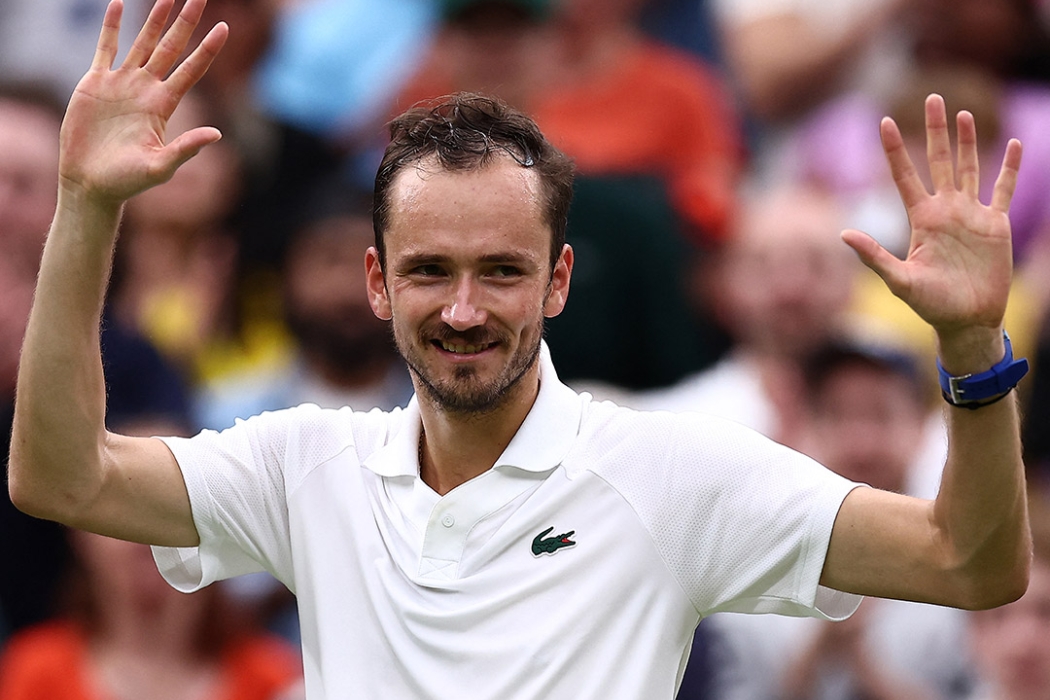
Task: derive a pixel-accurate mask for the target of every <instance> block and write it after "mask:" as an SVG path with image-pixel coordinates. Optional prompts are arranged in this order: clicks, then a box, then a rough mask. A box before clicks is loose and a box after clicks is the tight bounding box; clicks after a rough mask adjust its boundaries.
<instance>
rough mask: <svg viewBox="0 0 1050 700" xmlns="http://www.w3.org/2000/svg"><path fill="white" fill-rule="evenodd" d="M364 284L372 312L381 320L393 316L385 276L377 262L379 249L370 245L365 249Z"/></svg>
mask: <svg viewBox="0 0 1050 700" xmlns="http://www.w3.org/2000/svg"><path fill="white" fill-rule="evenodd" d="M365 286H366V289H367V290H368V304H369V306H371V307H372V313H374V314H375V315H376V317H377V318H379V319H382V320H383V321H389V320H390V319H391V318H393V312H392V311H391V310H390V295H389V293H388V292H387V289H386V277H385V276H384V275H383V266H382V265H381V264H380V262H379V251H377V250H376V249H375V247H374V246H370V247H369V248H368V250H367V251H365Z"/></svg>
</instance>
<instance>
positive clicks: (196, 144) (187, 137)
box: [158, 126, 222, 179]
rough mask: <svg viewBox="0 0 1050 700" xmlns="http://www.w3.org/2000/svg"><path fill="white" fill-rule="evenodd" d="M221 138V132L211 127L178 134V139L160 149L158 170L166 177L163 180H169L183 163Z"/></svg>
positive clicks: (202, 127)
mask: <svg viewBox="0 0 1050 700" xmlns="http://www.w3.org/2000/svg"><path fill="white" fill-rule="evenodd" d="M221 138H222V132H220V131H219V130H218V129H216V128H215V127H213V126H201V127H198V128H196V129H191V130H189V131H187V132H186V133H184V134H180V135H179V137H178V138H176V139H174V140H172V142H171V143H169V144H168V145H167V146H165V147H164V148H163V149H161V151H160V153H159V161H160V167H159V168H158V170H160V171H161V172H163V173H164V174H165V175H166V178H165V179H170V178H171V176H172V175H174V174H175V171H176V170H178V169H179V167H181V166H182V164H183V163H185V162H186V161H188V160H189V159H190V158H192V157H193V156H195V155H197V154H198V153H200V151H201V149H202V148H204V147H205V146H208V145H210V144H213V143H215V142H216V141H218V140H219V139H221Z"/></svg>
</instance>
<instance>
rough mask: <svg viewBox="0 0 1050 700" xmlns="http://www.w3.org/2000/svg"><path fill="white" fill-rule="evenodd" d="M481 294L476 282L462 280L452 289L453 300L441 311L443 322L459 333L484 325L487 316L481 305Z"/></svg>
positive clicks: (466, 278)
mask: <svg viewBox="0 0 1050 700" xmlns="http://www.w3.org/2000/svg"><path fill="white" fill-rule="evenodd" d="M479 293H480V292H479V290H478V288H477V283H476V282H475V281H474V280H472V279H470V278H469V277H463V278H462V279H460V280H459V281H458V282H457V283H456V284H455V286H454V287H453V289H452V298H451V300H450V301H449V303H447V304H446V305H445V307H444V308H443V309H442V310H441V320H442V321H444V322H445V323H446V324H447V325H448V326H450V327H451V328H453V329H455V330H457V331H465V330H467V329H469V328H476V327H478V326H481V325H484V323H485V320H486V317H487V315H486V313H485V311H484V310H483V309H482V308H481V306H480V304H479V299H478V297H479Z"/></svg>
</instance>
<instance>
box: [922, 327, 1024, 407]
mask: <svg viewBox="0 0 1050 700" xmlns="http://www.w3.org/2000/svg"><path fill="white" fill-rule="evenodd" d="M1000 338H1001V343H1002V346H1003V352H1002V357H1001V358H1000V359H999V360H997V361H996V362H994V363H993V364H992V365H991V366H990V367H988V368H987V369H984V370H981V371H979V372H967V373H965V374H956V373H953V372H950V371H948V370H946V369H945V366H944V364H942V362H941V360H940V359H938V360H937V373H938V379H939V382H940V386H941V395H942V396H943V397H944V400H945V401H947V402H948V403H949V404H951V405H952V406H958V407H961V408H969V409H976V408H981V407H983V406H989V405H991V404H993V403H996V402H997V401H1000V400H1001V399H1003V398H1004V397H1005V396H1006V395H1007V394H1009V393H1010V392H1011V391H1013V389H1014V387H1016V386H1017V383H1018V382H1019V381H1021V378H1022V377H1024V376H1025V375H1026V374H1027V373H1028V360H1025V359H1024V358H1021V359H1014V356H1013V348H1012V347H1011V344H1010V337H1009V336H1008V335H1007V334H1006V331H1005V330H1004V331H1002V332H1001V336H1000ZM971 359H972V358H971Z"/></svg>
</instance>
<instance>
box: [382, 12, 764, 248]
mask: <svg viewBox="0 0 1050 700" xmlns="http://www.w3.org/2000/svg"><path fill="white" fill-rule="evenodd" d="M444 6H445V18H446V20H445V27H444V30H443V32H442V34H441V36H440V37H439V40H438V41H437V42H436V44H435V46H434V49H433V52H432V53H431V55H430V57H429V59H428V60H426V61H424V64H423V67H422V69H421V70H420V72H419V73H417V75H416V76H415V78H414V79H413V80H411V81H410V82H409V85H408V86H407V87H406V88H405V90H404V91H402V93H401V96H400V98H399V100H398V101H397V104H396V105H395V110H396V111H400V110H401V109H403V108H404V107H406V106H408V105H410V104H413V103H415V102H417V101H419V100H422V99H427V98H432V97H437V96H440V95H444V94H447V93H451V92H457V91H472V92H485V93H490V94H495V95H496V96H498V97H500V98H501V99H503V100H504V101H507V102H509V103H511V104H512V105H514V106H516V107H518V108H520V109H522V110H524V111H526V112H528V113H530V114H531V115H532V116H533V117H534V118H535V120H536V121H537V123H538V124H539V126H540V128H541V129H542V131H543V132H544V134H545V135H546V136H547V137H548V138H549V139H550V140H551V141H552V142H553V143H554V144H555V145H556V146H558V147H559V148H561V149H562V150H563V151H564V152H566V153H567V154H568V155H569V156H570V157H572V159H573V160H574V161H575V162H576V164H577V166H578V168H579V171H580V174H581V175H583V176H606V175H638V174H644V175H655V176H658V177H659V178H660V179H661V180H662V181H663V182H664V185H665V186H666V188H667V190H668V194H669V196H670V199H671V202H672V204H673V205H674V207H675V209H676V211H677V212H678V214H679V216H680V218H681V219H682V221H683V224H684V228H685V230H686V231H687V232H688V233H689V234H691V235H690V238H691V239H692V240H693V241H695V242H699V243H701V244H716V243H717V242H719V241H721V240H722V239H723V238H724V236H725V235H726V233H727V227H728V223H729V219H730V217H731V216H732V213H733V209H734V203H735V192H736V187H737V184H738V178H739V175H740V172H741V169H742V167H743V159H744V149H743V138H742V133H741V132H742V129H741V125H740V122H739V119H738V116H737V114H736V110H735V107H734V105H733V102H732V98H731V97H730V94H729V92H728V90H727V89H726V86H725V85H724V84H723V80H722V77H721V76H720V75H719V74H718V73H717V72H716V70H715V69H714V68H713V67H711V66H708V65H707V64H706V63H703V62H702V61H701V60H700V59H699V58H697V57H696V56H694V55H692V54H689V53H687V52H686V51H684V50H680V49H676V48H673V47H671V46H669V45H665V44H663V43H661V42H659V41H657V40H654V39H651V38H649V37H648V36H647V35H646V34H644V33H643V32H642V31H641V29H640V28H639V27H638V23H637V16H638V13H639V12H640V10H641V9H642V2H641V0H599V1H598V2H595V0H563V2H561V3H557V4H555V3H552V2H551V0H444Z"/></svg>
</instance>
